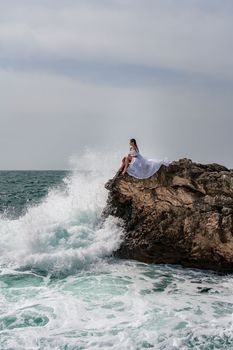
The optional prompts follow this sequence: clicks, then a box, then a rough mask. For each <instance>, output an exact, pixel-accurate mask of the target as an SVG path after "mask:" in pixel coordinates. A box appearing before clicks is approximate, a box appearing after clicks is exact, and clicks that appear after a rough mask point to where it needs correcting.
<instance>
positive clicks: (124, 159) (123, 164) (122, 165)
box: [118, 157, 127, 172]
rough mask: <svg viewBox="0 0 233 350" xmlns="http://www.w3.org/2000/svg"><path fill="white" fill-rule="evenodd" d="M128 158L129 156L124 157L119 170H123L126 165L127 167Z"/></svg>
mask: <svg viewBox="0 0 233 350" xmlns="http://www.w3.org/2000/svg"><path fill="white" fill-rule="evenodd" d="M126 158H127V157H124V158H123V159H122V163H121V166H120V168H119V170H118V171H119V172H122V171H123V169H124V167H125V161H126Z"/></svg>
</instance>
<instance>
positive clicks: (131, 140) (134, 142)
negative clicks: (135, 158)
mask: <svg viewBox="0 0 233 350" xmlns="http://www.w3.org/2000/svg"><path fill="white" fill-rule="evenodd" d="M130 142H132V143H133V144H134V145H135V147H136V150H137V151H138V152H139V148H138V145H137V141H136V140H135V139H130Z"/></svg>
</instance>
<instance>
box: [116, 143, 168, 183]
mask: <svg viewBox="0 0 233 350" xmlns="http://www.w3.org/2000/svg"><path fill="white" fill-rule="evenodd" d="M129 144H130V151H129V154H128V155H127V156H126V157H124V158H123V159H122V164H121V167H120V169H119V173H121V174H122V175H124V174H125V173H126V172H127V173H128V174H129V175H131V176H133V177H136V178H137V179H147V178H148V177H150V176H152V175H153V174H154V173H155V172H156V171H158V170H159V168H160V167H161V165H166V166H167V165H169V163H170V162H169V161H168V160H167V159H163V160H156V159H147V158H145V157H143V156H142V155H141V154H140V152H139V148H138V146H137V142H136V140H135V139H130V143H129Z"/></svg>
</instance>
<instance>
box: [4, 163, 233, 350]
mask: <svg viewBox="0 0 233 350" xmlns="http://www.w3.org/2000/svg"><path fill="white" fill-rule="evenodd" d="M90 163H91V164H92V163H93V160H90V162H89V161H88V160H87V161H86V163H85V164H86V169H79V168H78V167H77V169H71V170H69V171H0V349H1V350H30V349H31V350H32V349H40V350H50V349H59V350H81V349H116V350H124V349H125V350H126V349H127V350H136V349H137V350H140V349H158V350H182V349H195V350H199V349H200V350H212V349H233V276H232V275H231V274H218V273H216V272H214V271H205V270H198V269H190V268H183V267H182V266H179V265H157V264H146V263H142V262H139V261H135V260H126V259H119V258H116V257H114V255H113V252H114V251H115V250H116V249H117V248H118V247H119V246H120V244H121V241H122V239H123V237H124V227H123V223H122V222H121V220H119V219H117V218H115V217H111V216H110V217H108V218H107V219H104V218H103V216H102V215H101V214H102V211H103V208H104V207H105V205H106V200H107V195H108V191H107V190H106V189H105V188H104V183H105V182H106V181H107V180H108V179H109V176H110V175H114V174H113V173H111V171H109V172H108V171H105V170H106V166H104V167H101V166H99V167H97V168H98V169H96V168H95V167H94V169H90Z"/></svg>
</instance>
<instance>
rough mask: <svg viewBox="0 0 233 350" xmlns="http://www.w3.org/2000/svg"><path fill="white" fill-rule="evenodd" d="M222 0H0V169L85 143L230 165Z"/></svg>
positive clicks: (228, 61)
mask: <svg viewBox="0 0 233 350" xmlns="http://www.w3.org/2000/svg"><path fill="white" fill-rule="evenodd" d="M232 111H233V2H232V0H221V1H219V0H85V1H83V0H40V1H31V0H20V1H18V0H7V1H3V0H0V169H2V170H4V169H7V170H16V169H19V170H23V169H34V170H36V169H38V170H40V169H68V168H69V166H70V159H71V158H74V157H76V158H77V159H78V157H79V155H80V154H82V153H83V152H84V151H85V150H86V149H89V150H91V151H93V152H99V155H100V157H101V154H105V155H106V154H109V157H111V155H116V154H117V155H118V154H119V155H120V156H121V155H122V156H123V155H124V154H127V153H128V148H129V145H128V144H129V139H130V138H132V137H133V138H136V139H137V141H138V145H139V148H140V151H141V153H142V154H143V155H144V156H146V157H149V158H163V157H167V158H168V159H170V160H177V159H180V158H184V157H186V158H190V159H192V160H193V161H196V162H201V163H212V162H215V163H220V164H223V165H226V166H227V167H230V168H233V137H232V133H233V115H232Z"/></svg>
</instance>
